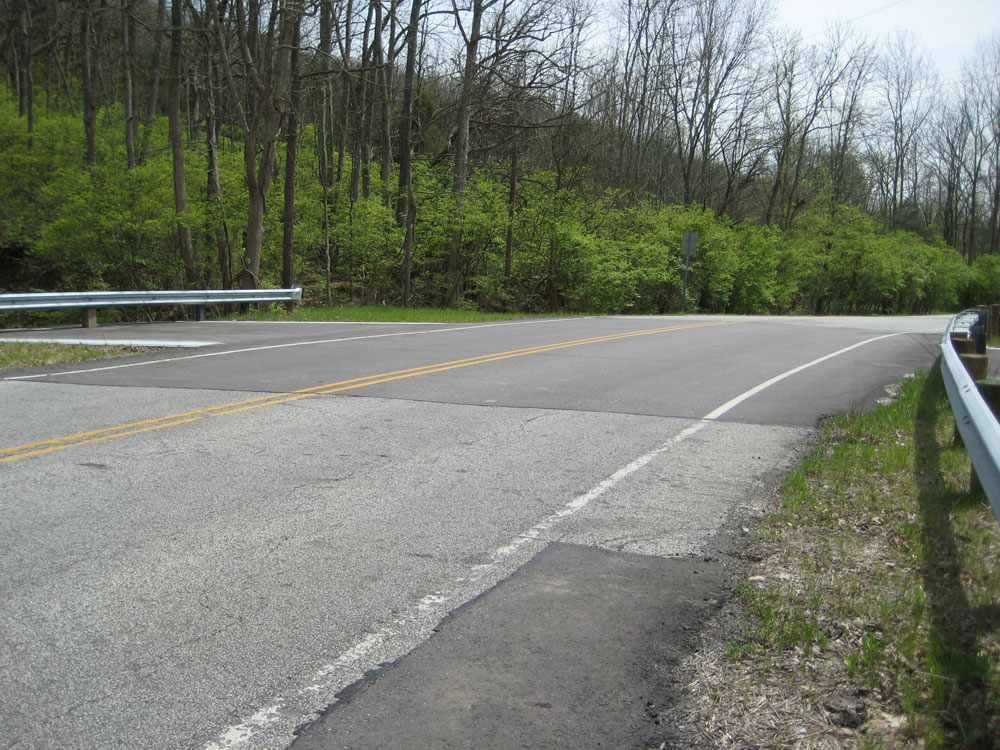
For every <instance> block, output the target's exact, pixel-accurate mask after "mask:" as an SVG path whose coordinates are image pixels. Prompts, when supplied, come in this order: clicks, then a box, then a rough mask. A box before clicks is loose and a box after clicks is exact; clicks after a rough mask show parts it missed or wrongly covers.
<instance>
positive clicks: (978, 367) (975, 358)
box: [951, 339, 990, 445]
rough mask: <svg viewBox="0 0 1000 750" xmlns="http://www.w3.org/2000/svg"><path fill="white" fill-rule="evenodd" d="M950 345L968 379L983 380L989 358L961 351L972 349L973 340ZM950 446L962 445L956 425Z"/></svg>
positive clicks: (959, 340)
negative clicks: (960, 361) (967, 374)
mask: <svg viewBox="0 0 1000 750" xmlns="http://www.w3.org/2000/svg"><path fill="white" fill-rule="evenodd" d="M959 344H961V345H962V348H959ZM952 345H953V346H954V347H955V351H956V352H958V356H959V359H961V360H962V364H963V365H965V370H966V372H968V373H969V377H970V378H972V380H973V382H977V381H979V380H985V379H986V376H987V375H989V374H990V358H989V357H988V356H987V355H985V354H976V353H975V352H974V351H971V352H966V351H963V349H974V348H975V345H976V342H975V341H974V340H973V339H952ZM951 444H952V445H963V443H962V436H961V434H959V432H958V425H955V432H954V434H953V435H952V436H951Z"/></svg>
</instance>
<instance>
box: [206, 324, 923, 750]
mask: <svg viewBox="0 0 1000 750" xmlns="http://www.w3.org/2000/svg"><path fill="white" fill-rule="evenodd" d="M913 333H926V331H901V332H899V333H888V334H885V335H883V336H876V337H874V338H870V339H865V340H864V341H860V342H858V343H857V344H852V345H851V346H846V347H844V348H843V349H839V350H838V351H835V352H833V353H832V354H827V355H825V356H823V357H819V358H817V359H814V360H813V361H812V362H807V363H806V364H804V365H799V366H798V367H793V368H792V369H791V370H788V371H786V372H783V373H781V374H780V375H776V376H775V377H773V378H771V379H770V380H766V381H764V382H763V383H761V384H760V385H758V386H755V387H753V388H751V389H750V390H748V391H744V392H743V393H741V394H740V395H739V396H737V397H736V398H733V399H731V400H729V401H727V402H726V403H724V404H723V405H722V406H720V407H718V408H717V409H713V410H712V411H710V412H709V413H708V414H706V415H705V416H704V417H702V418H701V419H700V420H698V421H696V422H694V423H693V424H690V425H688V426H687V427H685V428H684V429H683V430H681V431H680V432H678V433H677V434H676V435H674V436H673V437H671V438H670V439H669V440H667V441H666V442H664V443H663V444H661V445H659V446H657V447H656V448H654V449H653V450H651V451H649V452H648V453H644V454H643V455H641V456H639V457H638V458H636V459H635V460H634V461H632V462H631V463H629V464H627V465H626V466H623V467H622V468H620V469H618V470H617V471H615V472H614V473H613V474H611V475H610V476H608V477H607V478H605V479H604V480H602V481H601V482H599V483H598V484H596V485H595V486H594V487H592V488H591V489H590V490H588V491H587V492H585V493H584V494H582V495H578V496H577V497H575V498H573V499H572V500H570V501H569V502H567V503H566V504H565V505H563V507H562V508H560V509H559V510H557V511H555V512H554V513H551V514H550V515H549V516H548V517H547V518H545V519H543V520H542V521H539V522H538V523H536V524H535V525H534V526H532V527H531V528H529V529H527V530H525V531H524V532H522V533H520V534H518V536H517V537H516V538H515V539H514V541H512V542H511V543H510V544H507V545H505V546H503V547H499V548H498V549H496V550H494V551H493V554H492V555H491V556H490V561H489V562H487V563H483V564H481V565H476V566H474V567H473V568H472V569H471V571H470V574H469V575H468V576H466V577H465V578H462V579H459V581H457V582H463V583H467V582H469V581H478V580H482V579H489V578H490V577H496V575H497V573H498V570H499V569H500V568H501V567H502V565H503V563H504V560H505V559H507V558H509V557H510V556H512V555H514V554H516V553H517V552H518V551H519V550H520V549H521V548H522V547H524V546H525V545H527V544H529V543H531V542H534V541H537V540H538V539H539V538H540V537H541V536H542V534H544V533H545V532H546V531H548V530H549V529H551V528H552V527H553V526H555V525H556V524H557V523H558V522H559V521H561V520H563V519H565V518H568V517H570V516H572V515H574V514H576V513H578V512H579V511H581V510H583V509H584V508H586V507H587V505H589V504H590V503H591V502H592V501H593V500H595V499H597V498H598V497H600V496H601V495H603V494H604V493H606V492H607V491H608V490H610V489H612V488H613V487H615V485H617V484H618V483H619V482H621V481H622V480H623V479H625V478H626V477H628V476H630V475H632V474H634V473H635V472H637V471H638V470H639V469H641V468H642V467H644V466H646V465H647V464H648V463H650V462H651V461H652V460H654V459H655V458H656V457H657V456H659V455H660V454H662V453H664V452H666V451H668V450H669V449H670V448H672V447H674V446H675V445H677V444H678V443H681V442H683V441H685V440H687V439H688V438H689V437H691V436H692V435H695V434H697V433H698V432H700V431H701V430H703V429H704V428H705V427H707V426H708V425H709V424H711V423H712V422H713V421H715V420H717V419H718V418H719V417H721V416H722V415H723V414H725V413H726V412H728V411H730V410H732V409H734V408H735V407H737V406H739V405H740V404H742V403H743V402H744V401H746V400H747V399H749V398H752V397H753V396H755V395H756V394H758V393H760V392H761V391H763V390H764V389H766V388H769V387H770V386H772V385H774V384H775V383H778V382H780V381H782V380H784V379H785V378H788V377H791V376H792V375H795V374H797V373H800V372H802V371H803V370H807V369H809V368H810V367H814V366H815V365H818V364H820V363H822V362H826V361H827V360H828V359H833V358H834V357H837V356H840V355H841V354H845V353H847V352H849V351H852V350H854V349H858V348H859V347H862V346H865V345H867V344H872V343H874V342H876V341H881V340H883V339H887V338H892V337H894V336H905V335H908V334H913ZM458 593H459V592H457V591H454V592H450V593H448V592H441V591H436V592H434V593H432V594H428V595H427V596H425V597H423V598H422V599H421V600H420V601H419V602H417V603H416V604H415V605H414V606H413V607H412V608H411V609H410V611H409V612H408V613H406V614H405V615H403V616H402V617H400V618H399V619H397V620H395V621H394V622H393V623H392V624H391V625H386V626H383V627H382V628H380V629H379V630H377V631H375V632H374V633H369V634H368V635H367V636H365V638H363V639H362V640H361V641H359V642H358V643H357V644H355V645H354V646H352V647H351V648H349V649H347V650H346V651H344V652H342V653H341V654H340V655H339V656H338V657H337V658H336V659H334V661H332V662H331V663H329V664H327V665H324V666H322V667H320V668H319V669H318V670H316V672H315V673H314V675H313V677H312V679H311V684H310V685H308V686H307V687H305V688H302V689H300V690H299V691H298V692H297V694H296V695H295V702H296V703H299V702H302V701H304V700H308V697H309V696H312V697H313V701H314V703H313V706H312V707H313V708H314V711H315V712H316V713H318V712H320V711H322V710H324V709H326V708H328V707H329V706H330V705H333V703H336V702H337V699H335V700H334V702H333V703H323V705H318V704H316V703H315V700H316V698H319V697H320V696H323V695H330V694H335V693H336V692H339V691H340V690H343V688H345V687H347V686H348V685H349V684H352V683H353V682H355V681H356V680H357V679H360V678H361V677H362V676H363V675H364V673H365V672H366V671H367V670H368V669H371V668H372V667H373V666H377V665H373V664H367V663H366V662H367V661H371V656H370V655H371V654H372V653H373V652H374V651H375V650H376V649H377V648H379V647H381V646H383V645H384V644H386V643H387V642H389V641H390V640H391V638H392V637H393V636H394V635H396V634H397V633H398V632H399V630H400V629H401V628H404V627H405V626H407V625H412V624H414V623H418V622H420V621H423V620H426V619H427V618H428V616H429V615H432V614H434V613H435V612H438V613H440V614H437V615H435V617H434V619H436V620H437V621H440V620H441V619H443V618H444V615H446V614H447V611H448V610H449V609H450V608H451V607H452V600H453V599H455V597H456V596H457V595H458ZM456 604H457V603H456ZM402 656H405V654H404V653H401V654H398V655H397V656H396V658H400V657H402ZM345 670H346V671H348V672H349V674H350V675H353V676H354V677H353V679H351V677H350V676H348V678H347V680H348V681H347V682H346V683H345V681H344V679H345V678H344V677H343V673H344V671H345ZM287 702H288V701H287V699H286V698H285V697H281V698H278V699H277V701H276V702H275V704H274V706H272V707H271V708H267V709H263V710H262V711H258V712H257V713H256V714H254V716H252V717H251V718H249V719H248V720H246V721H244V722H242V723H240V724H234V725H233V726H231V727H228V728H227V729H225V730H224V731H223V732H222V733H221V734H219V736H218V737H217V738H216V740H215V741H214V742H210V743H208V744H207V745H205V746H204V750H238V748H243V747H246V746H247V744H248V743H250V742H251V741H253V739H254V737H255V736H256V735H257V734H258V733H259V731H260V730H263V729H265V728H267V729H271V730H273V729H276V727H275V726H274V725H275V723H277V722H284V723H286V724H287V726H286V727H283V728H282V729H283V731H284V734H285V735H286V736H287V739H288V741H289V742H290V741H291V740H292V739H293V735H292V732H293V731H294V730H295V729H296V728H297V727H298V726H299V720H297V719H295V718H291V717H283V716H281V715H280V714H279V713H278V711H277V710H276V708H277V707H279V706H284V705H285V704H286V703H287ZM279 731H282V730H279Z"/></svg>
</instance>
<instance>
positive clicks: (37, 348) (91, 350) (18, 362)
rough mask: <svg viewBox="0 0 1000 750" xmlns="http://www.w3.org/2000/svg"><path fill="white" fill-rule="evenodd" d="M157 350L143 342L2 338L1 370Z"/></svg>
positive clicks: (0, 344)
mask: <svg viewBox="0 0 1000 750" xmlns="http://www.w3.org/2000/svg"><path fill="white" fill-rule="evenodd" d="M155 351H160V350H159V349H152V348H149V347H143V346H88V345H72V346H70V345H66V344H36V343H32V344H28V343H24V342H19V341H2V342H0V371H4V370H20V369H24V368H28V367H43V366H45V365H59V364H65V363H68V362H84V361H86V360H90V359H110V358H112V357H123V356H128V355H133V354H146V353H148V352H155Z"/></svg>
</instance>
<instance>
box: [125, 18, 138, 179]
mask: <svg viewBox="0 0 1000 750" xmlns="http://www.w3.org/2000/svg"><path fill="white" fill-rule="evenodd" d="M134 42H135V19H134V18H133V17H132V0H122V104H123V105H124V107H125V158H126V161H127V163H128V168H129V169H134V168H135V165H136V150H135V149H136V143H135V142H136V132H137V130H138V123H137V121H136V117H135V91H134V88H133V86H134V79H133V75H134V73H135V68H136V63H135V49H134Z"/></svg>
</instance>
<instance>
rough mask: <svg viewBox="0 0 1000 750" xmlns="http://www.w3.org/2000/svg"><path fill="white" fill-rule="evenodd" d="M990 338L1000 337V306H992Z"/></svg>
mask: <svg viewBox="0 0 1000 750" xmlns="http://www.w3.org/2000/svg"><path fill="white" fill-rule="evenodd" d="M989 334H990V338H995V337H997V336H1000V305H990V325H989Z"/></svg>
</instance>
